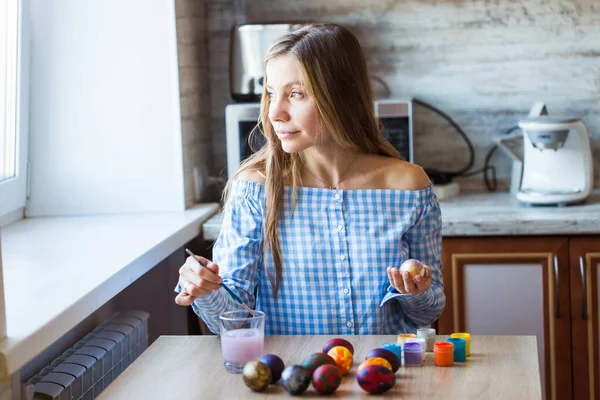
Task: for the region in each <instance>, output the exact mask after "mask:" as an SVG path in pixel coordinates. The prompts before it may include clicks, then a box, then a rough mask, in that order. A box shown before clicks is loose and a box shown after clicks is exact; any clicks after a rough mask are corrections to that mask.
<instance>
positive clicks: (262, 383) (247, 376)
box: [242, 360, 271, 392]
mask: <svg viewBox="0 0 600 400" xmlns="http://www.w3.org/2000/svg"><path fill="white" fill-rule="evenodd" d="M242 376H243V377H244V383H245V384H246V386H248V387H249V388H250V389H252V390H254V391H255V392H262V391H263V390H265V389H266V388H267V386H269V383H270V382H271V369H270V368H269V367H268V366H267V364H265V363H263V362H260V361H256V360H255V361H249V362H247V363H246V365H244V369H243V370H242Z"/></svg>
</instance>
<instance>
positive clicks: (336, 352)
mask: <svg viewBox="0 0 600 400" xmlns="http://www.w3.org/2000/svg"><path fill="white" fill-rule="evenodd" d="M327 354H328V355H329V356H330V357H331V358H333V361H335V365H337V367H338V368H339V369H340V372H341V373H342V375H346V374H347V373H348V371H350V370H351V369H352V365H353V364H354V360H353V359H352V353H351V352H350V350H348V348H346V347H344V346H335V347H332V348H331V349H330V350H329V351H328V352H327Z"/></svg>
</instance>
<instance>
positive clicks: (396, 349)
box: [381, 342, 402, 362]
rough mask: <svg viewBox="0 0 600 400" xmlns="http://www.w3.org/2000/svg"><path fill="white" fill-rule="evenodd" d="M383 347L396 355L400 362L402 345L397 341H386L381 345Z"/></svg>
mask: <svg viewBox="0 0 600 400" xmlns="http://www.w3.org/2000/svg"><path fill="white" fill-rule="evenodd" d="M381 347H382V348H383V349H386V350H389V351H391V352H392V353H394V354H395V355H396V357H398V361H400V362H402V346H401V345H399V344H398V343H393V342H387V343H384V344H383V345H382V346H381Z"/></svg>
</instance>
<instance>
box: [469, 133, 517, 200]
mask: <svg viewBox="0 0 600 400" xmlns="http://www.w3.org/2000/svg"><path fill="white" fill-rule="evenodd" d="M517 129H520V128H519V126H518V125H515V126H512V127H510V128H508V129H507V130H506V132H504V134H505V135H510V134H511V133H513V132H514V131H516V130H517ZM497 148H498V145H496V144H495V145H493V146H492V148H491V149H489V150H488V152H487V154H486V155H485V160H484V162H483V168H482V169H480V170H477V171H474V172H473V173H470V174H469V175H465V176H471V175H475V174H476V173H479V172H483V181H484V182H485V186H486V187H487V189H488V191H489V192H495V191H496V189H497V188H498V183H497V181H496V167H494V166H493V165H490V160H491V158H492V155H493V154H494V152H495V151H496V149H497ZM488 171H492V181H491V182H490V178H489V177H488V173H487V172H488ZM492 182H493V183H492Z"/></svg>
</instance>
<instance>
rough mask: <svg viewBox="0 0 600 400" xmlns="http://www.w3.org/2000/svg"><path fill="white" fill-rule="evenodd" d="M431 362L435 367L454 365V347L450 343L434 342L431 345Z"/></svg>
mask: <svg viewBox="0 0 600 400" xmlns="http://www.w3.org/2000/svg"><path fill="white" fill-rule="evenodd" d="M433 362H434V363H435V365H436V366H437V367H451V366H453V365H454V345H453V344H452V343H450V342H435V343H434V344H433Z"/></svg>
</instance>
